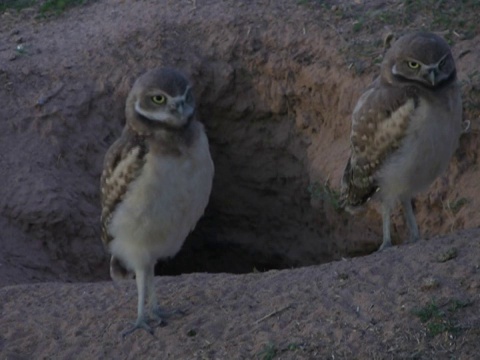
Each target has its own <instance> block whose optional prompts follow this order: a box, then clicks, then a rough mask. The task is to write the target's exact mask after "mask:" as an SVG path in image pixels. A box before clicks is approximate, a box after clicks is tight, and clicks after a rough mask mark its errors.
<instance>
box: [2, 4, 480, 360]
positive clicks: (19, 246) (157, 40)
mask: <svg viewBox="0 0 480 360" xmlns="http://www.w3.org/2000/svg"><path fill="white" fill-rule="evenodd" d="M427 3H428V2H397V3H390V2H389V3H387V2H380V1H372V2H357V1H355V2H353V3H352V2H350V1H348V2H346V1H326V2H321V3H318V2H310V1H302V2H301V4H299V3H296V2H292V1H287V0H282V1H275V2H272V1H268V0H262V1H242V2H238V1H233V0H227V1H221V2H219V1H215V0H205V1H203V0H202V1H193V2H192V1H178V2H173V1H165V2H162V3H161V4H159V2H157V1H153V0H147V1H135V2H132V1H129V2H118V1H115V0H104V1H97V2H91V3H89V4H88V5H84V6H80V7H77V8H74V9H71V10H69V11H67V12H65V13H63V14H61V15H59V16H57V17H54V18H51V19H38V18H36V17H35V14H36V12H35V9H26V10H23V11H22V12H20V13H16V12H11V11H7V12H5V13H3V14H0V104H1V106H0V119H1V120H2V121H1V122H0V133H1V134H2V136H1V141H0V164H1V166H0V169H1V170H0V171H1V175H2V178H3V180H2V186H0V226H1V228H2V232H1V234H0V245H1V247H2V251H1V252H0V287H3V288H0V299H1V300H0V313H1V317H0V328H2V329H7V330H6V331H4V332H2V333H0V353H1V354H2V356H3V357H6V358H25V357H27V358H32V357H38V358H41V357H54V358H71V357H72V356H75V357H79V356H80V357H87V358H90V357H107V358H120V357H121V358H130V357H131V358H135V357H137V356H136V355H137V354H142V355H144V354H145V353H148V354H152V356H155V355H154V354H159V353H162V354H164V355H165V357H166V358H169V357H170V358H175V359H178V358H192V359H205V358H208V359H210V358H211V359H213V358H222V359H223V358H249V359H250V358H254V357H257V358H262V359H272V358H273V357H275V356H277V357H278V358H282V359H302V358H304V359H318V358H327V357H328V358H352V357H358V358H372V359H373V358H416V359H430V358H436V359H443V358H451V356H452V355H455V356H457V357H458V358H472V357H474V356H475V355H473V352H474V351H476V347H477V342H478V333H479V326H480V325H479V323H480V320H479V318H478V313H479V311H478V310H479V309H478V306H479V305H478V293H479V292H478V288H479V283H480V279H479V267H480V264H479V263H478V258H479V256H478V254H479V253H480V248H479V246H478V240H477V239H478V236H479V234H478V231H476V230H469V231H464V232H459V233H458V232H455V233H454V234H455V235H454V236H453V237H444V238H442V239H438V238H436V239H433V240H431V241H428V242H425V241H421V242H419V243H418V244H415V245H413V246H411V245H402V246H400V247H398V248H394V249H392V250H389V251H387V252H385V253H382V254H374V255H372V256H368V257H365V258H361V259H360V258H358V259H350V260H346V261H339V262H334V263H332V264H324V265H321V266H317V267H306V268H302V269H296V270H291V271H270V272H267V273H265V274H250V275H242V276H235V275H225V274H219V275H200V274H195V275H182V276H180V277H175V278H172V277H167V276H166V277H162V278H160V279H157V280H156V282H157V285H158V291H160V293H161V294H162V297H161V300H162V303H163V304H165V305H166V306H168V307H177V306H178V307H181V308H184V307H185V308H188V313H187V315H186V317H185V318H184V319H176V320H174V321H172V323H171V324H170V325H169V326H167V327H166V328H162V329H156V337H150V336H149V335H147V334H145V333H142V332H139V333H138V334H135V335H134V336H132V337H130V338H128V339H127V340H126V341H125V342H122V341H121V339H120V338H119V336H118V334H119V332H120V331H121V330H122V329H123V328H124V327H125V325H126V324H127V321H130V320H132V319H133V317H134V314H135V310H134V306H135V299H134V298H135V297H136V293H135V290H134V284H133V283H132V282H130V283H122V284H119V285H113V284H112V283H97V284H76V285H68V284H59V283H56V284H53V283H49V284H38V285H21V286H6V285H14V284H20V283H33V282H46V281H56V282H58V281H59V280H60V281H61V282H73V281H98V280H107V279H108V261H107V259H106V255H105V252H104V249H103V248H102V244H101V241H100V236H99V233H100V226H99V225H100V224H99V216H100V205H99V178H100V172H101V167H102V162H103V156H104V154H105V151H106V149H107V148H108V147H109V146H110V144H111V143H112V142H113V141H114V139H115V138H116V137H117V136H118V135H119V133H120V131H121V129H122V127H123V123H124V114H123V111H124V101H125V98H126V95H127V93H128V91H129V88H130V86H131V85H132V83H133V81H134V79H135V78H136V77H137V76H138V75H140V74H141V73H142V72H144V71H145V70H146V69H149V68H153V67H158V66H174V67H176V68H179V69H181V70H182V71H183V72H185V73H186V74H188V76H189V77H190V78H191V80H192V81H193V83H194V89H195V94H196V97H197V100H198V101H197V102H198V103H199V104H200V105H199V112H198V113H199V117H200V119H201V120H202V121H203V122H204V123H205V125H206V128H207V131H208V135H209V138H210V143H211V150H212V155H213V158H214V162H215V167H216V175H215V180H214V188H213V192H212V196H211V201H210V204H209V206H208V208H207V211H206V214H205V216H204V217H203V218H202V220H201V221H200V222H199V224H198V226H197V228H196V229H195V231H194V232H193V233H192V234H191V236H190V237H189V238H188V240H187V242H186V244H185V246H184V248H183V249H182V251H181V252H180V254H179V255H178V256H176V257H175V258H174V259H172V260H170V261H167V262H165V263H163V264H161V265H159V267H158V269H157V270H158V273H159V274H163V275H165V274H180V273H186V272H234V273H247V272H252V271H255V270H259V271H263V270H268V269H273V268H277V269H281V268H291V267H300V266H307V265H313V264H321V263H325V262H328V261H332V260H339V259H341V258H343V257H347V256H353V255H364V254H367V253H370V252H371V251H373V250H374V249H376V248H377V247H378V245H379V244H380V242H381V219H380V216H379V215H378V213H377V212H376V210H375V209H374V206H372V208H370V209H369V210H368V211H367V212H366V213H364V214H363V215H362V216H357V217H352V216H349V215H347V214H345V213H342V212H341V211H338V203H337V198H336V194H337V191H338V188H339V180H340V176H341V173H342V170H343V167H344V164H345V161H346V159H347V156H348V147H349V143H348V137H349V130H350V114H351V111H352V109H353V106H354V104H355V102H356V100H357V98H358V96H359V95H360V93H361V91H362V90H363V89H364V87H365V86H366V85H367V84H368V83H369V82H370V81H371V80H372V79H373V77H374V76H375V75H376V74H377V73H378V67H377V65H378V63H379V62H380V61H381V58H382V54H383V51H384V49H383V45H382V41H383V38H384V35H385V34H386V33H389V32H393V33H395V34H397V33H402V32H404V31H407V30H408V29H407V27H409V28H412V29H413V28H415V29H419V28H424V27H425V24H432V26H433V27H434V28H432V29H431V30H435V31H439V32H440V33H441V34H442V35H444V36H446V37H447V39H448V40H449V41H450V42H451V43H452V47H453V52H454V54H455V58H456V61H457V67H458V73H459V78H460V80H461V82H462V86H463V93H464V110H465V119H467V120H470V121H471V131H470V132H469V133H468V134H466V135H465V136H463V138H462V139H461V145H460V148H459V150H458V151H457V153H456V154H455V157H454V159H452V162H451V164H450V167H449V169H448V171H447V172H446V173H445V175H444V176H442V177H441V178H439V179H438V180H437V181H436V182H435V183H434V184H433V185H432V186H431V187H430V189H429V191H428V192H427V193H425V194H422V195H420V196H419V197H418V198H417V201H416V213H417V219H418V223H419V226H420V229H421V232H422V234H423V237H424V238H426V239H429V238H431V237H433V236H435V235H438V234H451V233H453V232H454V231H458V230H461V229H471V228H474V227H477V226H479V225H480V217H479V216H478V214H479V213H480V212H479V211H480V202H479V201H478V198H479V194H480V188H479V186H480V185H479V182H478V174H477V172H478V163H477V155H478V129H479V123H478V116H479V113H480V111H479V109H478V103H479V102H480V91H479V90H480V75H479V73H478V69H477V67H478V61H479V59H480V37H478V36H477V37H474V35H475V34H478V31H479V30H480V29H479V26H480V25H479V24H478V22H477V21H476V19H475V16H476V15H475V14H478V11H476V9H478V8H476V7H475V6H477V5H471V6H472V7H475V9H473V8H472V9H465V6H467V5H465V4H463V3H462V5H461V6H460V5H458V4H456V3H455V4H454V3H453V1H450V2H449V1H445V2H441V3H438V4H437V3H436V5H435V6H436V7H435V9H434V10H435V11H431V10H432V9H430V8H429V6H427V5H426V4H427ZM449 4H450V5H449ZM444 6H446V8H444ZM427 8H428V9H427ZM426 10H428V11H426ZM437 10H438V11H437ZM447 10H448V11H447ZM474 10H475V11H474ZM439 14H440V15H441V16H447V15H448V14H449V15H451V17H450V18H448V20H449V21H450V22H449V23H447V22H446V20H445V17H442V18H439V16H440V15H439ZM445 14H447V15H445ZM458 19H462V23H460V22H459V21H458ZM386 25H388V28H387V27H385V26H386ZM447 25H448V26H451V28H450V29H448V30H445V29H443V28H442V26H447ZM392 230H393V239H394V242H395V243H397V244H399V243H402V239H404V238H405V224H404V223H403V219H402V216H401V213H400V212H397V213H395V215H394V221H393V229H392ZM125 292H126V293H127V294H128V296H127V299H123V298H119V297H118V294H119V293H121V294H123V293H125ZM112 301H113V302H112ZM125 305H128V306H125ZM26 314H27V316H25V315H26ZM119 318H121V319H122V320H121V321H120V320H118V319H119ZM124 320H125V321H124ZM422 321H423V323H422ZM136 339H139V340H140V339H141V345H139V343H137V344H134V343H135V341H136ZM73 354H75V355H73ZM80 354H82V355H84V356H82V355H80Z"/></svg>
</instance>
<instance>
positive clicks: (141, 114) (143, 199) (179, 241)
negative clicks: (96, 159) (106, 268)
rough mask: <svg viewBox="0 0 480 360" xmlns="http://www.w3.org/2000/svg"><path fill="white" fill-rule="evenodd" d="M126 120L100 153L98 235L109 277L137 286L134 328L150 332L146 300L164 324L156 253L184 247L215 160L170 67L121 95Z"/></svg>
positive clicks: (181, 81) (186, 87) (183, 84)
mask: <svg viewBox="0 0 480 360" xmlns="http://www.w3.org/2000/svg"><path fill="white" fill-rule="evenodd" d="M125 112H126V124H125V127H124V129H123V132H122V134H121V136H120V138H119V139H118V140H117V141H115V143H114V144H113V145H112V146H111V147H110V148H109V149H108V152H107V153H106V155H105V161H104V170H103V172H102V176H101V202H102V215H101V221H102V241H103V243H104V244H105V246H106V248H107V249H108V251H109V252H110V253H111V254H112V256H111V260H110V275H111V276H112V278H113V279H114V280H117V279H123V278H129V277H130V278H131V275H130V273H131V272H133V273H134V275H135V278H136V283H137V290H138V316H137V320H136V322H135V325H134V326H133V328H131V329H129V330H127V331H125V332H124V333H123V335H124V336H125V335H127V334H130V333H132V332H133V331H135V330H136V329H145V330H147V331H148V332H150V333H153V330H152V328H151V327H150V326H149V325H148V324H147V321H146V320H147V319H146V316H145V309H144V306H145V301H146V300H147V301H148V305H149V309H150V310H151V312H152V315H154V317H155V318H156V319H157V320H159V322H160V323H161V322H162V318H164V317H165V316H167V315H168V313H167V312H164V311H162V310H161V309H160V307H159V306H158V303H157V298H156V294H155V289H154V282H153V278H154V267H155V263H156V261H157V260H158V259H165V258H169V257H172V256H174V255H176V254H177V252H178V251H179V250H180V248H181V247H182V245H183V243H184V241H185V238H186V237H187V235H188V234H189V233H190V231H191V230H193V228H194V227H195V225H196V223H197V221H198V219H199V218H200V217H201V216H202V214H203V212H204V210H205V207H206V206H207V203H208V199H209V196H210V191H211V188H212V180H213V173H214V166H213V162H212V159H211V156H210V150H209V145H208V139H207V136H206V135H205V131H204V127H203V125H202V124H201V123H200V122H198V121H197V120H196V119H195V101H194V99H193V95H192V91H191V86H190V84H189V83H188V81H187V80H186V78H185V77H184V76H183V75H182V74H181V73H179V72H178V71H176V70H173V69H155V70H151V71H149V72H147V73H145V74H144V75H142V76H141V77H139V78H138V79H137V81H136V82H135V84H134V85H133V88H132V90H131V91H130V93H129V95H128V98H127V101H126V107H125Z"/></svg>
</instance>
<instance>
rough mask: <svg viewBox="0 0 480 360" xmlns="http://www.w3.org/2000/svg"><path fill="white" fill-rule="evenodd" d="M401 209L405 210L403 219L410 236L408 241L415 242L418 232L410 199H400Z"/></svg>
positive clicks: (418, 235) (418, 236)
mask: <svg viewBox="0 0 480 360" xmlns="http://www.w3.org/2000/svg"><path fill="white" fill-rule="evenodd" d="M402 206H403V211H404V212H405V221H406V222H407V228H408V233H409V236H410V242H415V241H417V240H418V239H419V238H420V232H419V231H418V225H417V220H416V219H415V214H414V212H413V207H412V200H411V199H404V200H402Z"/></svg>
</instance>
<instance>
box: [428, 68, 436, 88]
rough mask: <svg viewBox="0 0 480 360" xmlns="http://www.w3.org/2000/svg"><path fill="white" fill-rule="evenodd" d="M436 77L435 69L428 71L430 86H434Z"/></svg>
mask: <svg viewBox="0 0 480 360" xmlns="http://www.w3.org/2000/svg"><path fill="white" fill-rule="evenodd" d="M436 76H437V72H436V70H435V69H431V70H429V71H428V81H430V84H432V86H435V80H436Z"/></svg>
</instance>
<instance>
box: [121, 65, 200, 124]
mask: <svg viewBox="0 0 480 360" xmlns="http://www.w3.org/2000/svg"><path fill="white" fill-rule="evenodd" d="M194 114H195V100H194V98H193V94H192V91H191V86H190V83H189V82H188V80H187V79H186V78H185V76H184V75H183V74H182V73H180V72H179V71H177V70H175V69H170V68H162V69H153V70H150V71H148V72H146V73H145V74H143V75H142V76H140V77H139V78H138V79H137V80H136V81H135V83H134V84H133V87H132V90H130V93H129V95H128V98H127V103H126V115H127V122H130V123H132V124H131V125H134V127H135V125H137V126H136V127H138V126H140V127H142V128H143V127H145V126H147V127H153V128H156V127H160V128H164V129H167V130H181V129H184V128H185V127H187V126H188V124H189V123H190V121H191V120H192V119H193V117H194Z"/></svg>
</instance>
